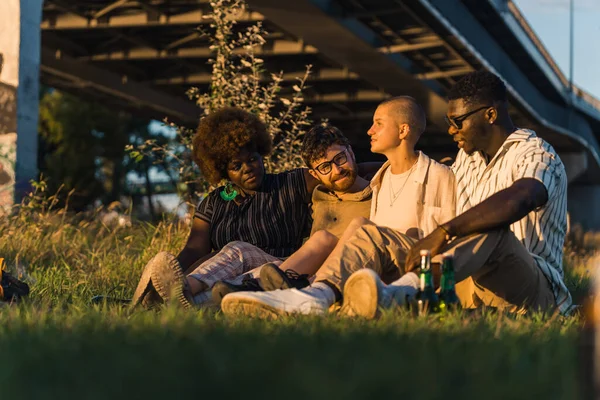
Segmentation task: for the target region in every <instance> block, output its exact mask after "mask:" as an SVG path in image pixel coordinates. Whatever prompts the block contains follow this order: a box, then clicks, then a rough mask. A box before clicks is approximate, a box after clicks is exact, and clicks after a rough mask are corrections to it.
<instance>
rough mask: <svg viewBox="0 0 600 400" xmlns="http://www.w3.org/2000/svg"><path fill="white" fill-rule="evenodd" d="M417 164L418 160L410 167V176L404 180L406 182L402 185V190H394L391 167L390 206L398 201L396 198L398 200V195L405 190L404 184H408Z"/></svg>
mask: <svg viewBox="0 0 600 400" xmlns="http://www.w3.org/2000/svg"><path fill="white" fill-rule="evenodd" d="M415 165H417V163H416V162H415V163H414V164H413V166H412V167H410V171H409V173H408V176H407V177H406V179H405V180H404V183H403V184H402V187H401V188H400V190H398V191H397V192H396V191H394V185H393V184H392V168H391V167H390V169H389V177H390V207H392V206H393V205H394V203H395V202H396V200H398V197H400V195H401V194H402V191H403V190H404V186H406V183H407V182H408V180H409V179H410V176H411V175H412V173H413V170H414V169H415Z"/></svg>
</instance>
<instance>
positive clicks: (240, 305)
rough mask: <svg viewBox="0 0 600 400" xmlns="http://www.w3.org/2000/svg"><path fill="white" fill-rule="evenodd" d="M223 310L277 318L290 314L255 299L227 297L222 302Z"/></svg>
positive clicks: (231, 312)
mask: <svg viewBox="0 0 600 400" xmlns="http://www.w3.org/2000/svg"><path fill="white" fill-rule="evenodd" d="M221 310H223V313H225V315H235V316H238V315H244V316H248V317H255V318H261V319H277V318H279V317H280V316H284V315H288V313H287V312H285V311H283V310H280V309H278V308H276V307H273V306H269V305H267V304H264V303H262V302H260V301H257V300H255V299H244V298H227V297H224V298H223V301H222V302H221Z"/></svg>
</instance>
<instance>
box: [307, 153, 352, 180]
mask: <svg viewBox="0 0 600 400" xmlns="http://www.w3.org/2000/svg"><path fill="white" fill-rule="evenodd" d="M346 150H347V149H345V150H344V151H342V152H340V153H337V154H336V155H335V156H333V158H332V159H331V161H325V162H323V163H321V164H319V165H317V166H316V167H315V168H314V169H316V170H317V172H318V173H320V174H321V175H327V174H328V173H330V172H331V169H332V168H333V167H332V165H331V164H332V163H335V165H337V166H338V167H341V166H342V165H344V164H346V162H348V156H346Z"/></svg>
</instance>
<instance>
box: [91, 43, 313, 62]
mask: <svg viewBox="0 0 600 400" xmlns="http://www.w3.org/2000/svg"><path fill="white" fill-rule="evenodd" d="M233 53H234V54H245V53H246V50H243V49H236V50H235V51H234V52H233ZM316 53H318V51H317V49H316V48H315V47H313V46H310V45H306V44H304V43H302V42H297V41H289V40H275V41H274V42H273V43H271V44H269V46H263V47H262V48H257V49H256V50H255V51H254V54H256V55H257V56H268V55H270V56H288V55H299V54H316ZM213 55H214V52H213V51H212V50H211V49H210V48H208V47H196V48H176V49H171V50H158V49H153V48H149V47H143V48H134V49H130V50H123V51H115V52H109V53H101V54H94V55H89V56H84V57H80V58H79V60H80V61H109V60H152V59H172V60H177V59H181V58H201V59H202V58H209V57H212V56H213Z"/></svg>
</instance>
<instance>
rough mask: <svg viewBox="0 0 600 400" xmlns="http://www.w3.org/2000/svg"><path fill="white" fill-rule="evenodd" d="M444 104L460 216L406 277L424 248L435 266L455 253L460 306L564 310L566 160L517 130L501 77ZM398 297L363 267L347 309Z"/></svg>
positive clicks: (373, 309)
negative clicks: (455, 147)
mask: <svg viewBox="0 0 600 400" xmlns="http://www.w3.org/2000/svg"><path fill="white" fill-rule="evenodd" d="M448 98H449V103H448V112H447V121H448V124H449V128H448V133H449V134H450V135H451V136H452V138H453V140H454V141H455V142H456V143H457V144H458V147H459V149H460V150H459V152H458V155H457V158H456V161H455V163H454V165H453V166H452V169H453V172H454V174H455V176H456V184H457V188H456V190H457V215H458V216H457V217H456V218H453V219H451V220H449V221H444V223H443V224H441V225H440V226H439V227H438V228H437V229H435V230H434V231H433V232H432V233H431V234H429V235H428V236H426V237H425V238H423V239H421V240H420V241H418V242H417V243H415V244H414V245H413V246H412V247H411V248H410V250H409V251H408V253H407V255H406V258H405V263H404V265H403V270H404V271H403V272H405V273H406V274H405V275H404V276H403V277H402V278H400V280H401V281H403V282H404V285H411V282H414V279H413V280H411V279H408V277H410V276H412V277H413V278H415V277H416V275H415V274H418V272H419V269H418V261H419V252H420V251H421V250H425V249H426V250H430V251H431V254H432V255H434V256H435V255H438V256H437V257H434V259H433V260H434V261H438V262H439V261H440V256H441V254H442V253H449V254H452V255H453V256H454V267H455V271H456V280H457V282H459V283H458V284H457V294H458V296H459V298H460V300H461V302H462V305H463V307H468V308H474V307H477V306H480V305H486V306H491V307H496V308H499V309H505V310H507V311H510V312H517V313H523V312H527V311H552V310H553V309H558V310H559V311H560V312H561V313H568V312H569V311H570V308H571V307H570V306H571V295H570V294H569V291H568V289H567V287H566V285H565V283H564V280H563V268H562V257H563V243H564V238H565V233H566V211H567V210H566V189H567V177H566V173H565V169H564V166H563V163H562V162H561V160H560V158H559V157H558V155H557V154H556V152H555V151H554V149H553V148H552V146H551V145H550V144H548V143H547V142H545V141H544V140H543V139H541V138H539V137H538V136H537V135H536V134H535V132H533V131H531V130H528V129H520V128H517V127H515V126H514V125H513V122H512V120H511V118H510V116H509V111H508V102H507V95H506V87H505V85H504V83H503V82H502V81H501V80H500V78H498V77H497V76H496V75H494V74H492V73H490V72H487V71H478V72H473V73H471V74H469V75H467V76H465V77H464V78H463V79H461V80H460V81H459V82H457V83H456V85H455V86H454V87H453V88H452V89H451V90H450V93H449V96H448ZM436 271H437V270H436V269H434V272H436ZM412 286H413V287H414V286H415V285H414V284H412ZM397 292H398V287H397V286H393V285H390V286H387V285H385V284H383V283H382V282H381V280H380V279H379V278H378V277H377V276H376V275H374V274H372V273H369V271H366V270H361V271H358V272H356V273H354V274H353V275H352V276H351V277H350V278H349V279H348V282H347V284H346V290H345V291H344V305H345V309H346V310H348V312H349V313H351V314H358V315H362V316H365V317H374V316H375V315H377V312H378V310H379V309H380V308H386V307H391V306H397V305H399V304H402V303H403V302H404V299H402V298H400V297H399V296H396V295H395V293H397Z"/></svg>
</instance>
